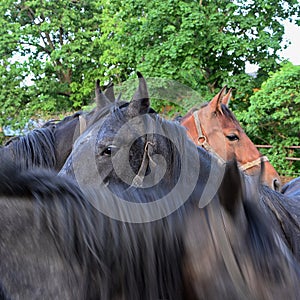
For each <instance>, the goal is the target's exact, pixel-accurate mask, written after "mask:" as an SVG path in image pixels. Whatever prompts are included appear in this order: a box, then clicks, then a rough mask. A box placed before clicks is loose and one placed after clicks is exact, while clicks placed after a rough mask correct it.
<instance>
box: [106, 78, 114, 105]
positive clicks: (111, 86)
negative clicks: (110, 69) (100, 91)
mask: <svg viewBox="0 0 300 300" xmlns="http://www.w3.org/2000/svg"><path fill="white" fill-rule="evenodd" d="M104 94H105V96H106V97H107V98H108V100H109V101H110V102H112V103H114V102H115V101H116V97H115V92H114V84H113V83H112V82H110V83H109V84H108V86H107V87H106V89H105V91H104Z"/></svg>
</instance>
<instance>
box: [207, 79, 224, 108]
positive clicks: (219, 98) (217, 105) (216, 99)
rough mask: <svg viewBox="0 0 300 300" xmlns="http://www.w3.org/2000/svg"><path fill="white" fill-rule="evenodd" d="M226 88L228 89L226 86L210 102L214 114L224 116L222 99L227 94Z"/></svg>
mask: <svg viewBox="0 0 300 300" xmlns="http://www.w3.org/2000/svg"><path fill="white" fill-rule="evenodd" d="M226 88H227V86H226V85H225V86H224V87H223V88H222V89H221V91H220V92H219V93H218V94H217V95H216V96H215V97H213V98H212V100H211V101H210V102H209V104H208V105H209V107H210V108H211V111H212V112H214V113H216V112H219V113H221V114H223V112H222V107H221V104H222V99H223V97H224V96H225V93H226Z"/></svg>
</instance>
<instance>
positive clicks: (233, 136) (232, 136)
mask: <svg viewBox="0 0 300 300" xmlns="http://www.w3.org/2000/svg"><path fill="white" fill-rule="evenodd" d="M226 138H227V139H228V140H229V141H230V142H233V141H238V140H239V137H238V136H237V135H236V134H234V133H233V134H228V135H226Z"/></svg>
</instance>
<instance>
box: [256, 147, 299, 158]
mask: <svg viewBox="0 0 300 300" xmlns="http://www.w3.org/2000/svg"><path fill="white" fill-rule="evenodd" d="M255 146H256V148H265V149H269V148H273V146H271V145H255ZM285 148H287V149H291V150H300V146H289V147H285ZM285 159H286V160H290V161H300V158H299V157H286V158H285Z"/></svg>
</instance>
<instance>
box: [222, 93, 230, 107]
mask: <svg viewBox="0 0 300 300" xmlns="http://www.w3.org/2000/svg"><path fill="white" fill-rule="evenodd" d="M231 96H232V89H229V91H228V92H227V94H226V95H225V96H224V97H223V98H222V103H223V104H224V105H226V106H227V107H228V106H229V102H230V99H231Z"/></svg>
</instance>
